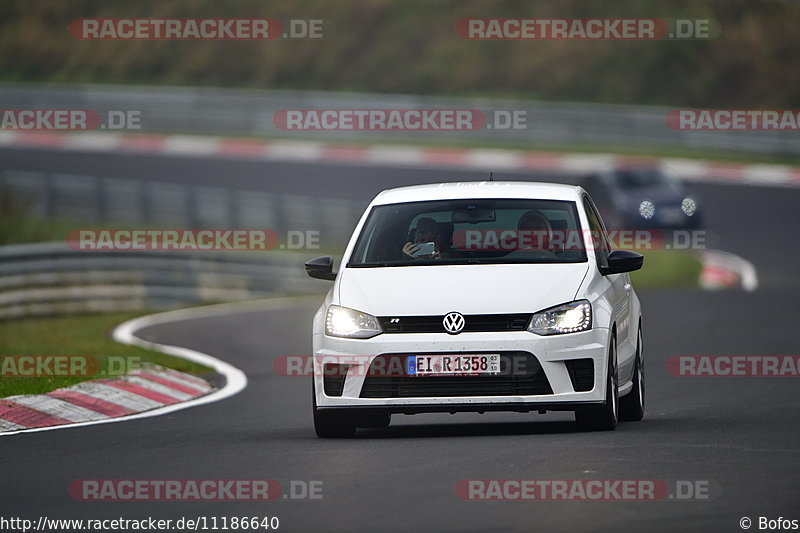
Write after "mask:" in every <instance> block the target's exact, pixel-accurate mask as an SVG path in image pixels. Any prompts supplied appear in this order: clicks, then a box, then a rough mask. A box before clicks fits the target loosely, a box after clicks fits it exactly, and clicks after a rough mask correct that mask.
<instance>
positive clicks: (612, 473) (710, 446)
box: [0, 150, 800, 531]
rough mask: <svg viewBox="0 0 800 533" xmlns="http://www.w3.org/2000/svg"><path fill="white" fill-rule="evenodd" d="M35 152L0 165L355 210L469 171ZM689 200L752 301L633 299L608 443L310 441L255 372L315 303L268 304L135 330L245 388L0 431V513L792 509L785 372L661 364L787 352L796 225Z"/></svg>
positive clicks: (558, 422) (364, 521) (565, 426)
mask: <svg viewBox="0 0 800 533" xmlns="http://www.w3.org/2000/svg"><path fill="white" fill-rule="evenodd" d="M48 154H49V155H48V156H47V157H44V156H42V155H41V154H37V153H36V151H22V150H20V151H8V150H4V151H0V161H2V163H0V170H3V169H13V170H48V171H53V170H54V169H56V168H59V169H61V170H62V171H63V170H64V169H65V168H68V169H69V171H70V172H73V173H81V172H86V173H90V174H93V175H98V174H110V175H120V176H125V175H130V176H134V175H141V174H147V175H148V176H151V177H153V179H160V180H169V179H172V180H191V181H195V182H198V183H208V184H212V183H213V184H214V185H219V184H220V177H219V176H220V175H222V174H223V172H224V175H225V176H227V178H226V181H225V183H226V184H228V186H232V187H233V186H236V187H242V188H253V189H259V190H269V191H280V192H294V190H303V191H304V192H306V193H308V191H314V192H315V193H318V194H320V196H325V195H326V194H330V195H333V196H339V197H356V198H363V199H365V200H366V199H368V198H369V197H370V196H371V195H373V194H374V193H375V192H377V191H378V190H380V189H383V188H386V187H390V186H399V185H406V184H413V183H421V182H431V181H452V180H456V179H477V178H478V177H479V176H478V174H477V173H474V172H463V173H462V172H453V171H435V170H430V169H428V170H414V169H396V168H395V169H379V168H367V167H349V166H345V165H333V166H332V165H323V164H302V165H301V164H297V165H292V164H284V163H265V162H258V163H256V162H253V163H230V162H227V163H226V162H213V164H211V163H209V162H208V161H200V160H195V159H188V158H163V157H137V158H135V161H136V164H135V165H132V164H130V162H129V161H127V160H126V158H127V156H110V155H109V156H92V158H91V159H90V158H87V157H86V156H84V157H83V158H79V157H76V156H75V154H61V153H48ZM120 158H122V159H120ZM217 163H219V167H217V166H216V165H217ZM80 165H84V166H85V168H80ZM231 176H238V177H237V178H233V177H231ZM495 177H496V179H502V178H503V176H497V175H496V176H495ZM511 177H512V178H513V179H521V177H520V175H513V176H511ZM290 178H292V179H290ZM535 179H545V177H544V176H536V177H535ZM697 190H698V192H699V193H700V194H701V198H702V199H703V201H704V202H705V206H706V209H707V221H708V226H709V229H711V230H712V231H713V232H714V234H715V235H716V237H715V239H717V242H716V243H714V245H715V247H718V248H722V249H725V250H728V251H731V252H734V253H737V254H740V255H742V256H743V257H745V258H746V259H748V260H750V261H751V262H753V263H754V264H755V266H756V268H757V270H758V274H759V279H760V282H761V284H760V288H759V290H757V291H756V292H754V293H745V292H742V291H738V290H734V291H727V292H716V293H709V292H704V291H700V290H696V289H680V290H660V291H647V292H645V291H640V292H639V294H640V298H641V299H642V304H643V310H644V336H645V357H646V366H647V412H646V415H645V419H644V420H643V421H641V422H638V423H622V424H621V425H620V426H618V428H617V430H616V431H614V432H601V433H581V432H578V430H577V428H576V427H575V425H574V423H573V422H572V416H571V414H569V413H555V414H547V415H537V414H533V413H530V414H510V413H509V414H504V413H499V414H487V415H477V414H459V415H447V414H443V415H440V414H435V415H433V414H431V415H415V416H395V417H394V419H393V423H392V426H391V427H389V428H387V429H382V430H360V431H359V434H358V437H357V438H355V439H353V440H321V439H317V438H316V437H315V436H314V432H313V428H312V425H311V412H310V410H311V401H310V381H309V379H308V378H298V377H282V376H279V375H276V374H275V373H274V372H273V370H272V361H273V359H274V358H275V357H278V356H282V355H303V354H308V353H309V352H310V348H311V342H310V334H309V330H310V319H311V316H312V314H313V312H314V310H315V307H316V306H317V303H315V302H309V301H307V300H306V301H305V302H300V303H298V304H296V305H294V306H292V307H291V308H287V309H283V310H276V309H272V310H248V311H238V312H236V313H232V314H229V315H224V316H217V317H207V318H200V319H192V320H185V321H181V322H175V323H172V324H165V325H162V326H156V327H151V328H148V329H146V330H143V331H142V332H141V335H142V336H143V337H145V338H147V339H150V340H155V341H158V342H162V343H167V344H176V345H181V346H188V347H191V348H195V349H198V350H200V351H203V352H206V353H209V354H211V355H213V356H216V357H218V358H221V359H224V360H226V361H228V362H230V363H232V364H234V365H235V366H237V367H239V368H241V369H242V370H244V371H245V372H246V373H247V375H248V378H249V380H250V381H249V385H248V387H247V389H245V390H244V391H243V392H242V393H240V394H239V395H237V396H235V397H233V398H230V399H227V400H225V401H222V402H219V403H215V404H212V405H208V406H201V407H197V408H192V409H188V410H185V411H180V412H177V413H173V414H170V415H166V416H162V417H156V418H151V419H147V420H141V421H132V422H123V423H118V424H106V425H100V426H93V427H86V428H76V429H66V430H59V431H52V432H44V433H36V434H27V435H18V436H14V437H10V438H3V439H0V451H2V457H3V459H2V463H1V464H2V471H3V480H4V482H3V483H2V484H0V502H2V507H3V509H4V512H3V514H5V515H8V514H14V515H17V516H25V517H28V518H35V517H37V516H39V515H41V514H43V513H46V514H47V516H49V517H51V518H68V517H82V518H113V517H119V516H124V517H126V518H142V517H146V516H154V517H162V518H177V517H180V516H190V517H196V516H201V515H204V516H215V515H216V516H234V515H236V516H278V517H279V518H280V520H281V530H283V531H375V530H385V531H510V530H518V531H562V530H569V531H609V530H611V529H612V528H620V527H626V526H628V527H630V526H634V527H637V529H647V530H652V531H676V530H681V531H689V530H691V531H696V530H705V531H741V529H740V527H739V519H740V518H741V517H742V516H749V517H751V518H753V519H754V520H755V519H757V517H758V516H767V517H770V518H777V517H779V516H783V517H789V518H800V515H798V512H799V511H798V500H797V494H798V492H797V483H798V481H800V425H798V423H797V413H798V408H800V396H799V395H798V394H797V391H798V383H797V382H796V380H795V379H791V378H679V377H673V376H671V375H670V374H669V373H668V372H667V371H666V369H665V361H666V359H667V358H668V357H670V356H672V355H706V354H708V355H721V354H725V355H731V354H737V355H789V354H797V353H798V344H799V343H798V338H799V337H798V333H797V326H796V324H795V323H796V316H797V313H796V311H795V310H794V308H795V306H796V304H797V301H798V297H800V285H799V284H798V280H797V272H798V267H797V265H798V259H800V254H798V252H797V247H796V240H795V233H796V230H797V228H798V227H800V214H798V211H797V210H796V209H795V206H796V204H797V202H798V200H800V190H796V189H767V188H756V187H745V186H720V185H703V186H697ZM320 299H321V298H320ZM87 478H90V479H106V478H114V479H122V478H134V479H166V478H169V479H187V478H192V479H199V478H224V479H232V478H250V479H252V478H268V479H276V480H278V481H280V482H281V483H282V484H283V485H284V487H287V486H288V483H289V481H290V480H306V481H308V480H321V481H322V482H323V499H322V500H318V501H289V500H279V501H275V502H267V503H252V502H235V503H234V502H204V503H175V502H114V503H111V502H78V501H75V500H73V499H72V498H70V496H69V495H68V493H67V489H68V487H69V484H70V482H72V481H73V480H75V479H87ZM489 478H493V479H583V478H602V479H664V480H668V481H674V480H692V481H708V482H709V486H710V493H711V499H708V500H692V501H674V500H672V501H670V500H667V501H659V502H533V501H528V502H469V501H462V500H461V499H459V498H458V497H457V496H456V494H455V491H454V489H455V486H456V483H457V482H458V481H460V480H464V479H489ZM12 479H13V480H14V481H13V482H10V481H9V480H12ZM756 528H757V526H754V527H753V529H756Z"/></svg>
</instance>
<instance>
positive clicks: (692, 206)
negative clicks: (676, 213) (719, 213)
mask: <svg viewBox="0 0 800 533" xmlns="http://www.w3.org/2000/svg"><path fill="white" fill-rule="evenodd" d="M681 211H683V214H684V215H686V216H687V217H690V216H692V215H694V214H695V213H696V212H697V202H695V201H694V199H692V198H684V199H683V201H682V202H681Z"/></svg>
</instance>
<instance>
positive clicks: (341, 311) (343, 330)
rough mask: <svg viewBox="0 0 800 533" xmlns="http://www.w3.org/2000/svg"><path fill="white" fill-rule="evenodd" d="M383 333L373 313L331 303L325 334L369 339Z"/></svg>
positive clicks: (326, 319)
mask: <svg viewBox="0 0 800 533" xmlns="http://www.w3.org/2000/svg"><path fill="white" fill-rule="evenodd" d="M380 333H383V330H382V329H381V325H380V324H378V319H377V318H375V317H374V316H372V315H368V314H366V313H362V312H360V311H356V310H354V309H348V308H347V307H339V306H338V305H331V306H330V307H328V314H327V316H326V317H325V334H326V335H330V336H331V337H348V338H351V339H368V338H370V337H374V336H375V335H378V334H380Z"/></svg>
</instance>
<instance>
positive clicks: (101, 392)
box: [0, 305, 247, 437]
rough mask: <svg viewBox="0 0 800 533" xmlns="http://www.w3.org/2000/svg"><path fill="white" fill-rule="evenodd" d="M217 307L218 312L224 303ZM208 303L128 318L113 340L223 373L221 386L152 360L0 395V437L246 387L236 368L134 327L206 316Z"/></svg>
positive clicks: (117, 418)
mask: <svg viewBox="0 0 800 533" xmlns="http://www.w3.org/2000/svg"><path fill="white" fill-rule="evenodd" d="M209 307H220V308H222V309H220V311H224V309H226V308H228V306H225V305H220V306H209ZM208 314H209V310H208V309H207V308H196V309H180V310H177V311H168V312H166V313H158V314H155V315H148V316H144V317H140V318H135V319H133V320H129V321H127V322H124V323H123V324H120V325H119V326H117V328H116V329H115V330H114V332H113V337H114V340H116V341H117V342H121V343H123V344H130V345H136V346H141V347H143V348H146V349H149V350H154V351H158V352H161V353H166V354H168V355H173V356H175V357H180V358H183V359H186V360H189V361H193V362H196V363H200V364H202V365H205V366H208V367H210V368H212V369H213V370H214V371H215V372H217V373H219V374H222V376H224V378H225V384H224V385H223V386H222V387H220V388H214V387H212V386H211V385H210V384H209V383H208V382H206V381H205V380H202V379H200V378H198V377H196V376H193V375H191V374H186V373H184V372H178V371H177V370H172V369H167V368H163V367H159V366H155V365H150V366H144V367H142V368H140V369H136V370H134V371H132V372H130V373H128V374H126V375H125V376H122V377H119V378H111V379H101V380H94V381H85V382H82V383H78V384H77V385H74V386H71V387H67V388H63V389H58V390H55V391H52V392H48V393H46V394H32V395H24V396H11V397H8V398H3V399H0V437H3V436H9V435H16V434H19V433H29V432H36V431H47V430H54V429H63V428H74V427H80V426H88V425H94V424H103V423H109V422H121V421H126V420H135V419H141V418H149V417H153V416H159V415H164V414H167V413H172V412H174V411H178V410H181V409H188V408H189V407H194V406H197V405H203V404H208V403H211V402H216V401H219V400H223V399H225V398H228V397H230V396H233V395H234V394H236V393H238V392H240V391H241V390H242V389H244V388H245V387H246V386H247V377H246V376H245V374H244V372H242V371H241V370H239V369H238V368H236V367H234V366H232V365H230V364H228V363H226V362H225V361H222V360H220V359H217V358H215V357H212V356H210V355H208V354H204V353H201V352H198V351H195V350H191V349H189V348H183V347H180V346H171V345H168V344H160V343H156V342H151V341H146V340H144V339H141V338H139V337H137V336H136V332H137V331H138V330H140V329H142V328H146V327H149V326H154V325H160V324H166V323H169V322H174V321H179V320H186V319H191V318H196V317H198V316H204V315H208Z"/></svg>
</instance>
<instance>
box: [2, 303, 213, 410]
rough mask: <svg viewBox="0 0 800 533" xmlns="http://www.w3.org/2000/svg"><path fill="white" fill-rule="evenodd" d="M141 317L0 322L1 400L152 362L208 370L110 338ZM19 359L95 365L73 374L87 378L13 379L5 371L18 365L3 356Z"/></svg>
mask: <svg viewBox="0 0 800 533" xmlns="http://www.w3.org/2000/svg"><path fill="white" fill-rule="evenodd" d="M140 314H141V313H108V314H90V315H80V316H65V317H48V318H25V319H20V320H10V321H6V322H0V369H5V370H6V371H5V372H0V398H3V397H6V396H12V395H15V394H41V393H45V392H49V391H51V390H55V389H58V388H61V387H68V386H70V385H74V384H76V383H79V382H81V381H87V380H90V379H98V378H107V377H114V376H118V375H122V374H125V373H126V372H127V371H128V370H129V369H130V368H132V367H135V366H138V365H140V364H142V363H154V364H157V365H161V366H165V367H167V368H173V369H175V370H180V371H182V372H188V373H191V374H203V373H207V372H211V371H212V369H210V368H208V367H206V366H203V365H200V364H197V363H193V362H191V361H186V360H185V359H180V358H177V357H173V356H171V355H165V354H162V353H158V352H152V351H148V350H144V349H142V348H138V347H136V346H127V345H123V344H119V343H118V342H115V341H114V340H112V339H111V336H110V334H111V331H112V330H113V329H114V327H116V326H117V325H118V324H120V323H122V322H124V321H125V320H128V319H131V318H134V317H136V316H138V315H140ZM18 355H35V356H47V355H58V356H76V355H80V356H92V358H87V359H88V360H89V361H94V360H95V359H96V361H97V366H96V367H95V366H94V364H90V365H89V368H88V369H87V371H80V372H72V373H76V374H91V375H74V376H66V375H57V376H53V375H46V376H38V377H11V376H9V375H8V374H9V372H8V371H11V373H13V370H15V369H19V368H20V367H21V365H20V364H19V361H18V360H14V359H13V358H11V360H9V357H7V356H18ZM58 373H59V374H64V373H69V372H58Z"/></svg>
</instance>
